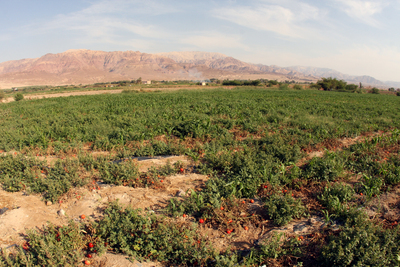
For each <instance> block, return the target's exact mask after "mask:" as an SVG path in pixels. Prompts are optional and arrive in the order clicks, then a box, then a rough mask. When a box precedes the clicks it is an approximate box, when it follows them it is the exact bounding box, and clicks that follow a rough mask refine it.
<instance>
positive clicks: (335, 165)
mask: <svg viewBox="0 0 400 267" xmlns="http://www.w3.org/2000/svg"><path fill="white" fill-rule="evenodd" d="M343 165H344V163H343V160H342V159H341V158H340V157H339V156H338V155H337V154H335V153H329V152H327V153H326V154H325V155H324V157H322V158H318V157H314V158H312V159H311V160H310V161H309V162H308V163H307V165H306V166H305V168H304V171H303V177H304V178H306V179H314V180H322V181H333V180H335V179H336V178H337V177H338V176H340V175H341V174H342V172H343V167H344V166H343Z"/></svg>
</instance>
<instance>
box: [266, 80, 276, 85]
mask: <svg viewBox="0 0 400 267" xmlns="http://www.w3.org/2000/svg"><path fill="white" fill-rule="evenodd" d="M277 84H278V81H277V80H269V81H268V86H272V85H277Z"/></svg>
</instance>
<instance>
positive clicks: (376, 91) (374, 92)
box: [371, 87, 380, 94]
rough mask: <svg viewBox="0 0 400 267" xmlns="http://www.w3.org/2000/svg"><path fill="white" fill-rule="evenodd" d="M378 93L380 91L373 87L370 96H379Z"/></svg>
mask: <svg viewBox="0 0 400 267" xmlns="http://www.w3.org/2000/svg"><path fill="white" fill-rule="evenodd" d="M379 91H380V90H379V89H378V88H376V87H374V88H372V89H371V93H372V94H379Z"/></svg>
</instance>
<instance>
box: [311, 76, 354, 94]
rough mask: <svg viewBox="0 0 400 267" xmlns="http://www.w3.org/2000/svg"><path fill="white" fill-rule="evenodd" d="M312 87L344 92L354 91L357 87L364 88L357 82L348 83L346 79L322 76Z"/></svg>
mask: <svg viewBox="0 0 400 267" xmlns="http://www.w3.org/2000/svg"><path fill="white" fill-rule="evenodd" d="M310 87H311V88H316V89H321V88H322V89H324V90H325V91H343V92H354V91H356V90H357V89H361V88H362V84H361V83H360V86H358V85H356V84H347V82H345V81H344V80H338V79H336V78H332V77H329V78H322V79H321V80H319V81H318V82H317V83H315V84H312V85H311V86H310Z"/></svg>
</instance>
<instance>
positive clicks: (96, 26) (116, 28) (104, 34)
mask: <svg viewBox="0 0 400 267" xmlns="http://www.w3.org/2000/svg"><path fill="white" fill-rule="evenodd" d="M176 11H177V9H175V8H172V7H168V6H166V5H164V4H163V3H162V1H157V2H155V1H151V0H148V1H138V0H131V1H128V0H113V1H110V0H103V1H98V2H95V3H93V4H92V5H90V6H89V7H87V8H85V9H82V10H79V11H76V12H72V13H68V14H60V15H57V16H55V17H54V18H53V19H52V20H50V21H47V22H40V23H34V24H31V25H29V26H25V27H24V29H23V31H24V32H26V33H27V34H30V35H38V34H43V35H45V34H49V33H51V32H65V33H66V34H71V35H70V36H71V38H72V39H74V40H75V42H77V43H84V44H90V43H93V44H94V43H99V42H100V43H108V44H119V45H123V44H127V45H128V44H134V47H133V48H134V49H139V48H140V49H141V48H142V47H143V44H144V43H148V42H145V40H142V41H141V42H139V38H157V39H158V38H166V37H167V35H168V34H167V33H166V32H165V30H163V29H162V25H152V24H148V23H144V22H142V21H141V20H140V19H138V18H137V16H138V14H140V15H141V16H143V15H149V16H150V14H151V15H156V14H164V13H171V12H176ZM139 44H142V45H139ZM138 45H139V47H138Z"/></svg>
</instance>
